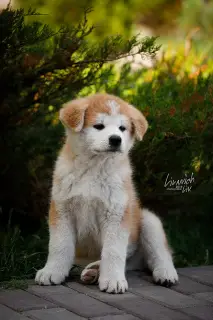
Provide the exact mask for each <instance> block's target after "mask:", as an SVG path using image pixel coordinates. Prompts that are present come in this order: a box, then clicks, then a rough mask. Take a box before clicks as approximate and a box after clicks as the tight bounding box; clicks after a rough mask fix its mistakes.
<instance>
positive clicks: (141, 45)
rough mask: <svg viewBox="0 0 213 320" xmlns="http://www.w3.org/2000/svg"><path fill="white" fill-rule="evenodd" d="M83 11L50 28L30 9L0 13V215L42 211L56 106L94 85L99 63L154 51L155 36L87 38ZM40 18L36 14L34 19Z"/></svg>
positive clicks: (56, 133)
mask: <svg viewBox="0 0 213 320" xmlns="http://www.w3.org/2000/svg"><path fill="white" fill-rule="evenodd" d="M88 14H89V10H86V11H85V14H84V18H83V20H82V21H81V22H79V23H78V25H73V26H72V25H71V26H70V25H69V27H67V26H62V27H61V28H60V29H59V30H54V29H52V28H50V27H49V26H48V25H46V24H44V23H42V22H41V21H42V19H43V20H44V21H45V15H43V16H42V15H39V13H37V12H36V11H35V10H32V9H30V10H28V11H27V12H25V11H24V9H18V10H13V9H11V7H9V6H8V7H7V8H6V9H5V10H2V11H1V13H0V29H1V42H0V55H1V59H0V86H1V93H0V130H1V135H0V150H1V159H0V168H1V172H0V179H1V186H2V187H3V188H2V191H1V193H0V207H1V213H3V214H2V216H1V219H3V221H6V220H7V219H8V216H10V217H11V216H12V220H13V219H15V220H17V221H18V222H20V221H21V218H20V216H21V217H22V216H23V217H24V223H26V217H28V216H31V218H32V217H36V219H37V218H38V217H39V216H43V215H44V214H45V213H46V211H47V210H46V209H47V208H46V205H47V203H48V187H49V184H50V177H51V172H52V164H53V161H54V160H55V158H56V153H57V151H58V148H59V147H60V143H61V136H62V132H63V131H62V126H61V125H60V124H59V123H58V122H57V111H58V109H59V108H60V106H61V105H62V104H63V103H64V102H66V101H67V100H69V99H71V98H73V97H75V96H76V95H77V94H78V93H79V92H80V91H81V90H82V88H85V87H88V86H89V85H91V84H94V83H95V82H96V80H97V78H98V77H99V72H100V70H101V68H102V67H103V65H104V64H105V63H106V62H111V61H114V60H117V59H120V58H123V57H126V56H128V55H131V54H133V52H134V54H136V53H139V54H148V55H154V53H155V52H156V50H157V49H158V48H157V46H155V39H154V38H144V39H142V40H138V39H137V37H132V38H131V39H130V40H129V41H127V40H124V39H123V38H122V36H120V35H117V36H113V37H108V38H105V39H103V40H101V42H99V43H91V42H90V43H89V42H88V41H87V37H88V36H89V35H90V34H91V33H92V32H93V29H94V28H93V26H88V22H87V16H88ZM38 16H39V20H38V19H37V18H38ZM31 218H30V219H31Z"/></svg>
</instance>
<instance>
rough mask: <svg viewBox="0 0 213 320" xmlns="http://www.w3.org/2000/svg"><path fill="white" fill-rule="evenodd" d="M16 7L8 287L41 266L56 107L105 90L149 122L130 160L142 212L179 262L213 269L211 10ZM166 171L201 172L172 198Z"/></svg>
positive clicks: (1, 76)
mask: <svg viewBox="0 0 213 320" xmlns="http://www.w3.org/2000/svg"><path fill="white" fill-rule="evenodd" d="M5 3H6V1H4V3H0V8H3V6H4V7H5ZM12 7H13V8H14V9H13V10H12V9H7V10H3V11H2V12H1V13H0V28H1V35H2V41H1V43H0V54H1V57H2V59H1V60H0V84H1V94H0V124H1V125H0V128H1V138H0V150H1V157H0V168H1V172H0V178H1V185H2V190H1V193H0V271H1V272H0V281H1V280H11V279H20V278H22V279H23V278H32V277H33V276H34V274H35V269H36V268H40V267H41V266H42V265H43V263H44V260H45V258H46V254H47V243H48V231H47V226H46V220H45V217H46V215H47V212H48V202H49V188H50V185H51V175H52V169H53V165H54V161H55V159H56V157H57V154H58V151H59V149H60V147H61V145H62V143H63V134H64V133H63V127H62V125H61V124H60V123H59V121H58V110H59V108H60V107H61V105H62V104H63V103H64V102H66V101H67V100H69V99H72V98H74V97H76V96H84V95H87V94H91V93H95V92H100V91H101V92H109V93H113V94H116V95H118V96H120V97H122V98H124V99H126V100H127V101H129V102H131V103H132V104H134V105H135V106H136V107H137V108H139V109H140V110H141V111H142V112H143V113H144V114H145V116H146V117H147V119H148V122H149V130H148V132H147V134H146V137H145V139H144V141H143V143H140V144H137V145H136V146H135V148H134V150H133V152H132V154H131V159H132V163H133V165H134V167H135V177H134V179H135V183H136V186H137V190H138V193H139V195H140V198H141V200H142V202H143V203H144V205H146V206H148V207H150V208H151V209H154V210H156V212H157V213H158V214H159V215H160V216H161V217H162V219H163V222H164V224H165V227H166V230H167V233H168V236H169V239H170V242H171V244H172V246H173V247H174V251H175V261H176V264H177V265H178V266H185V265H200V264H210V263H213V237H212V224H213V218H212V207H213V149H212V141H213V108H212V104H213V81H212V80H213V76H212V71H213V50H212V49H213V48H212V45H213V41H212V39H211V35H212V29H213V2H212V1H208V0H194V1H193V0H185V1H184V0H183V1H181V0H177V1H176V0H174V1H169V0H153V1H147V0H131V1H130V0H126V1H121V0H114V1H113V0H106V1H103V0H102V1H98V0H87V1H85V0H78V1H76V0H58V1H55V0H46V1H45V0H30V1H29V0H28V1H27V0H13V1H12ZM29 7H31V8H32V9H36V10H37V12H38V13H40V14H41V15H38V14H37V13H36V12H35V11H33V10H31V11H28V9H29ZM88 7H90V8H92V11H91V10H88ZM20 8H24V10H22V9H20ZM93 26H94V27H93ZM136 35H138V37H136ZM155 37H157V38H155ZM159 45H160V46H161V47H160V48H159ZM168 173H169V174H170V175H171V176H172V177H173V178H174V179H181V178H182V177H183V176H184V175H185V174H186V175H189V176H190V175H191V174H192V173H193V174H194V177H195V182H194V183H193V185H192V189H191V192H186V193H181V192H178V191H169V190H167V189H166V188H165V186H164V183H165V179H166V176H167V174H168Z"/></svg>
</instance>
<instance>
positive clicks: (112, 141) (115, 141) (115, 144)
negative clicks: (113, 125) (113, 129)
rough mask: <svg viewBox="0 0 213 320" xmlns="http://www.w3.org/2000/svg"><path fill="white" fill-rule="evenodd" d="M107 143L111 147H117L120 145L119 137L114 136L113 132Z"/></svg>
mask: <svg viewBox="0 0 213 320" xmlns="http://www.w3.org/2000/svg"><path fill="white" fill-rule="evenodd" d="M109 145H110V146H111V147H119V146H120V145H121V137H119V136H116V135H115V134H114V135H112V136H111V137H109Z"/></svg>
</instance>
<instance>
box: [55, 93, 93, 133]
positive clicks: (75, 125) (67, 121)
mask: <svg viewBox="0 0 213 320" xmlns="http://www.w3.org/2000/svg"><path fill="white" fill-rule="evenodd" d="M87 108H88V101H87V99H85V98H80V99H76V100H72V101H69V102H67V103H65V104H64V105H63V107H62V108H61V110H60V112H59V119H60V121H61V122H62V123H63V125H64V126H65V127H68V128H71V129H73V130H74V131H75V132H79V131H81V130H82V128H83V125H84V116H85V111H86V109H87Z"/></svg>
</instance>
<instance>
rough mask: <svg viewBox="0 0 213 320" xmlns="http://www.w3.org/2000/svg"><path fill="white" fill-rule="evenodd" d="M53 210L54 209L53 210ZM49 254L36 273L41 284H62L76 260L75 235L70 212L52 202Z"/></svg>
mask: <svg viewBox="0 0 213 320" xmlns="http://www.w3.org/2000/svg"><path fill="white" fill-rule="evenodd" d="M51 210H52V211H51ZM49 231H50V240H49V254H48V259H47V262H46V265H45V267H44V268H43V269H41V270H39V271H38V272H37V274H36V278H35V281H36V283H38V284H40V285H51V284H60V283H62V282H63V281H64V280H65V278H66V277H67V276H68V274H69V271H70V268H71V266H72V263H73V260H74V251H75V236H74V230H73V228H72V226H71V221H70V219H69V213H68V212H67V211H66V210H65V209H64V208H63V207H62V208H57V210H56V207H55V205H54V206H53V204H51V207H50V215H49Z"/></svg>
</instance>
